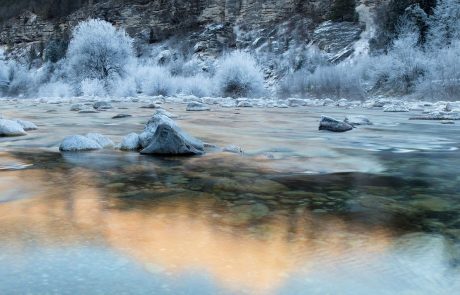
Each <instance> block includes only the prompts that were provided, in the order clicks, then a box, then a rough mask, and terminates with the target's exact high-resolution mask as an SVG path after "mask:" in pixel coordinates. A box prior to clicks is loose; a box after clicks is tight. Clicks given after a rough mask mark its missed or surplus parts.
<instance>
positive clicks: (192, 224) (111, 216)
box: [0, 169, 392, 294]
mask: <svg viewBox="0 0 460 295" xmlns="http://www.w3.org/2000/svg"><path fill="white" fill-rule="evenodd" d="M25 179H27V182H26V185H24V186H23V187H22V191H21V192H20V193H19V194H21V196H22V197H28V198H23V199H19V200H17V201H11V202H6V203H0V225H1V226H0V236H2V239H3V241H7V243H9V244H10V245H12V247H15V249H16V250H17V252H18V253H21V249H22V248H23V247H24V245H25V244H27V243H28V242H30V241H33V242H34V243H35V244H36V245H40V246H47V245H51V246H58V247H62V246H65V245H72V244H76V243H78V242H80V241H93V242H94V243H101V244H104V245H108V246H109V247H110V248H112V249H113V250H116V251H119V252H120V253H123V254H125V255H127V256H129V257H132V258H133V259H135V260H136V261H138V262H139V263H141V264H143V265H144V266H145V268H146V270H152V266H153V267H154V269H155V271H157V270H158V269H160V270H161V271H162V272H163V273H165V274H169V275H172V276H175V275H180V274H181V273H182V272H184V271H187V270H190V269H198V270H202V271H205V272H207V273H209V274H211V275H212V276H213V277H214V278H215V280H217V281H218V282H220V283H221V284H223V285H224V286H226V287H227V288H230V289H232V288H236V289H240V288H244V289H250V290H252V292H254V293H261V294H262V293H270V291H272V290H275V289H277V288H278V287H280V286H281V285H282V284H283V283H284V282H285V281H286V280H287V278H288V277H289V275H290V274H292V273H294V272H296V271H297V270H299V269H300V268H302V270H303V271H305V270H307V271H308V268H309V267H310V268H312V270H313V268H315V267H317V265H318V263H317V262H318V261H320V262H321V265H322V267H324V268H328V267H331V268H333V267H334V262H335V261H338V260H343V259H346V258H347V257H349V256H350V255H355V257H353V259H356V260H357V263H363V264H366V263H369V261H368V259H369V257H370V256H371V255H365V254H372V253H380V252H383V251H385V250H386V249H387V247H389V245H390V243H391V240H392V236H391V233H390V232H388V231H387V230H384V229H380V228H371V229H370V228H366V227H364V226H359V225H356V224H350V223H349V222H345V221H344V220H342V219H340V218H337V217H326V216H324V217H320V216H317V215H312V214H311V213H310V212H309V211H308V210H305V209H303V210H297V211H296V213H293V214H291V215H289V216H286V215H284V214H281V213H276V212H272V213H271V214H270V215H269V216H268V217H266V218H264V219H263V220H260V221H257V222H254V223H252V224H247V225H244V226H241V224H240V223H238V224H234V223H232V222H231V220H232V218H231V217H232V216H231V214H232V213H231V212H232V211H231V210H229V208H228V207H226V206H227V205H225V204H223V202H220V201H219V200H218V199H217V198H215V197H213V196H211V195H206V194H202V195H201V196H200V197H198V198H197V197H196V196H195V197H194V198H188V197H187V194H186V193H184V194H183V195H182V196H180V197H176V198H174V199H170V200H164V201H157V202H155V203H153V202H152V203H149V202H147V204H146V203H142V204H136V205H135V206H128V207H127V208H124V209H123V207H122V206H120V205H121V204H122V203H123V202H127V201H122V200H120V199H117V198H114V197H112V196H111V195H110V193H109V192H108V191H107V190H105V189H103V188H97V183H96V179H97V178H96V177H95V175H94V174H93V173H91V172H88V171H85V170H82V169H75V170H72V172H71V173H69V174H67V175H62V174H60V173H50V172H47V173H44V172H42V171H41V170H25V171H16V172H6V173H2V181H1V182H0V194H3V193H4V192H6V191H8V190H10V189H11V188H12V187H16V186H18V185H17V184H18V183H24V180H25ZM37 188H44V189H42V190H37ZM13 245H14V246H13ZM357 253H359V254H357ZM361 254H363V256H360V255H361ZM361 257H362V258H361ZM360 259H361V260H362V261H360Z"/></svg>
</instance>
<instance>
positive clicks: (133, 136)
mask: <svg viewBox="0 0 460 295" xmlns="http://www.w3.org/2000/svg"><path fill="white" fill-rule="evenodd" d="M140 148H141V144H140V140H139V135H138V134H137V133H130V134H128V135H126V136H125V137H124V138H123V140H122V141H121V144H120V149H121V150H123V151H137V150H139V149H140Z"/></svg>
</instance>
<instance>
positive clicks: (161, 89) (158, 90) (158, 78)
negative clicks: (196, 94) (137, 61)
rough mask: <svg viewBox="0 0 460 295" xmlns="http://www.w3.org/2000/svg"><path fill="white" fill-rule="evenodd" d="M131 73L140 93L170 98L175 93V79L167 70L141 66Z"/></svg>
mask: <svg viewBox="0 0 460 295" xmlns="http://www.w3.org/2000/svg"><path fill="white" fill-rule="evenodd" d="M131 71H132V75H133V76H134V77H135V81H136V85H137V88H138V90H139V92H142V93H143V94H146V95H152V96H155V95H164V96H169V95H172V94H174V93H175V87H174V83H173V78H172V77H171V74H170V73H169V71H168V70H167V69H166V68H163V67H158V66H139V67H137V68H135V69H132V70H131Z"/></svg>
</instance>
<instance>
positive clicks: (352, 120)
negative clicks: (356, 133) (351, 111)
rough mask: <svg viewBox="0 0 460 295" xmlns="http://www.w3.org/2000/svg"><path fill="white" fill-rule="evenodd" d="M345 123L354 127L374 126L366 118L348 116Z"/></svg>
mask: <svg viewBox="0 0 460 295" xmlns="http://www.w3.org/2000/svg"><path fill="white" fill-rule="evenodd" d="M344 122H345V123H348V124H350V125H352V126H361V125H372V122H371V121H370V120H369V119H368V118H367V117H366V116H347V117H346V118H345V121H344Z"/></svg>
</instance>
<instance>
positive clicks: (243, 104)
mask: <svg viewBox="0 0 460 295" xmlns="http://www.w3.org/2000/svg"><path fill="white" fill-rule="evenodd" d="M236 106H237V107H238V108H252V107H253V105H252V103H250V102H249V101H246V100H243V101H240V102H238V104H237V105H236Z"/></svg>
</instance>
